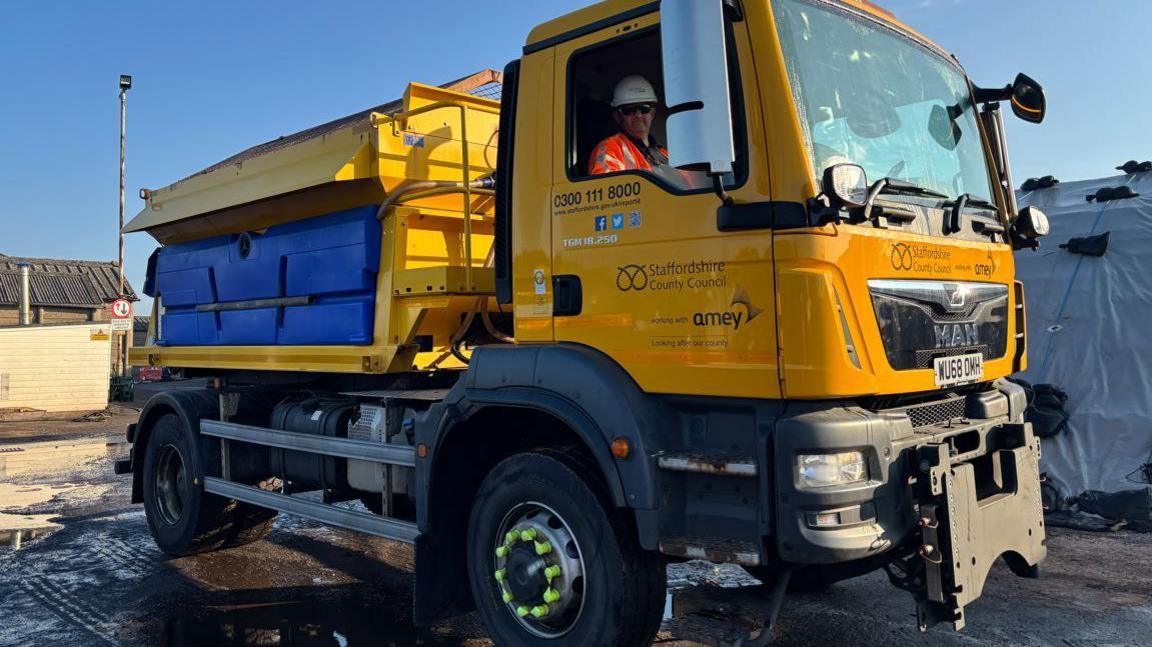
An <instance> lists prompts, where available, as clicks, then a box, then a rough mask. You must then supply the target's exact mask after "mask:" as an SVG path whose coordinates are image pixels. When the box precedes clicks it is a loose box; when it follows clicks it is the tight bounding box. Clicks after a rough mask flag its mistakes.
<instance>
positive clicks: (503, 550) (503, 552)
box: [496, 546, 508, 557]
mask: <svg viewBox="0 0 1152 647" xmlns="http://www.w3.org/2000/svg"><path fill="white" fill-rule="evenodd" d="M496 556H497V557H507V556H508V547H507V546H497V547H496Z"/></svg>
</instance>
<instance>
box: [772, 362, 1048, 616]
mask: <svg viewBox="0 0 1152 647" xmlns="http://www.w3.org/2000/svg"><path fill="white" fill-rule="evenodd" d="M963 404H964V407H965V408H964V416H963V417H960V418H957V419H952V420H950V421H949V422H948V423H947V424H936V425H923V426H921V427H918V428H913V426H912V421H911V419H910V416H909V415H907V414H906V412H905V411H879V412H874V411H868V410H865V409H862V408H859V407H829V406H828V405H827V404H825V405H823V406H821V405H819V404H813V405H811V406H810V407H807V408H806V409H804V410H800V411H796V412H795V413H794V414H793V415H790V416H786V417H784V418H783V419H782V420H781V421H780V422H779V423H778V425H777V428H776V434H775V456H774V461H775V479H776V510H777V515H776V520H775V521H776V524H775V526H776V531H777V532H776V543H777V550H778V553H779V555H780V557H781V558H782V559H784V560H785V561H788V562H792V563H798V564H827V565H831V564H841V563H844V562H857V561H859V560H876V561H877V562H883V561H891V560H904V561H903V563H904V567H903V568H902V569H901V570H902V572H903V573H905V574H907V575H908V582H909V584H908V588H910V590H913V592H914V593H915V594H916V596H917V599H918V602H919V607H920V609H919V618H920V625H921V627H922V628H926V627H927V626H929V625H931V624H934V623H936V622H939V621H951V622H953V623H954V624H955V625H956V627H957V628H960V627H962V626H963V624H964V617H963V609H964V606H965V605H966V604H968V603H969V602H971V601H972V600H975V599H976V598H977V597H979V596H980V593H981V591H982V589H983V586H984V581H985V579H986V578H987V576H988V571H989V569H990V568H991V566H992V564H993V563H994V562H995V561H996V560H997V559H999V558H1000V557H1004V558H1005V560H1006V561H1007V562H1008V565H1009V566H1010V567H1012V570H1013V571H1015V572H1016V573H1018V574H1024V575H1026V574H1033V573H1035V566H1036V564H1038V563H1039V562H1040V561H1041V560H1042V559H1043V558H1044V556H1045V552H1046V549H1045V547H1044V519H1043V509H1042V506H1041V501H1040V475H1039V460H1040V441H1039V439H1037V438H1036V437H1035V436H1034V435H1033V434H1032V427H1031V425H1030V424H1028V423H1025V422H1024V417H1023V416H1024V408H1025V406H1026V400H1025V396H1024V393H1023V390H1022V389H1021V388H1020V387H1019V386H1017V385H1015V384H1012V383H1010V382H1007V381H998V382H996V383H995V390H993V391H987V392H984V393H979V394H975V393H974V394H970V395H969V396H967V399H966V401H965V402H964V403H963ZM845 451H859V452H862V453H863V454H864V455H865V457H866V462H867V464H868V473H869V480H867V481H863V482H859V483H855V484H852V485H846V486H831V487H822V488H805V487H803V486H802V485H801V484H800V482H799V479H798V474H797V472H798V470H797V467H796V457H797V456H798V455H800V454H818V453H837V452H845ZM831 512H836V513H839V514H838V516H837V517H836V518H837V523H835V524H831V525H828V523H827V518H828V517H827V516H825V517H824V519H825V523H824V525H817V524H816V515H817V514H818V513H831Z"/></svg>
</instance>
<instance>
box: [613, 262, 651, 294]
mask: <svg viewBox="0 0 1152 647" xmlns="http://www.w3.org/2000/svg"><path fill="white" fill-rule="evenodd" d="M647 287H648V273H647V272H645V271H644V266H643V265H625V266H624V267H618V268H616V288H617V289H618V290H620V291H621V292H631V291H633V290H635V291H636V292H640V291H642V290H644V289H646V288H647Z"/></svg>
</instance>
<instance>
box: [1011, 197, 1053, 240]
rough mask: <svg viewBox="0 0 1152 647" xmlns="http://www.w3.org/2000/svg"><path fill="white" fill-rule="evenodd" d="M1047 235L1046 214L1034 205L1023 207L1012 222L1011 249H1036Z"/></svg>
mask: <svg viewBox="0 0 1152 647" xmlns="http://www.w3.org/2000/svg"><path fill="white" fill-rule="evenodd" d="M1047 235H1048V216H1046V215H1045V214H1044V212H1043V211H1041V210H1039V209H1037V208H1036V207H1024V208H1023V209H1021V210H1020V213H1019V214H1017V216H1016V221H1015V222H1013V223H1012V236H1011V238H1012V249H1036V248H1037V247H1039V246H1040V241H1038V240H1036V239H1037V238H1039V237H1041V236H1047Z"/></svg>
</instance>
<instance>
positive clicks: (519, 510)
mask: <svg viewBox="0 0 1152 647" xmlns="http://www.w3.org/2000/svg"><path fill="white" fill-rule="evenodd" d="M599 490H600V488H598V487H597V481H596V479H595V477H594V475H593V474H589V473H588V472H587V470H585V469H584V468H583V467H582V466H581V465H580V464H579V463H578V462H576V461H572V460H569V459H567V458H566V457H564V456H563V455H560V454H540V453H526V454H518V455H515V456H512V457H511V458H508V459H506V460H504V461H503V462H501V463H500V464H499V465H497V466H496V468H495V469H494V470H492V472H491V473H490V474H489V475H488V477H487V478H486V479H485V480H484V483H483V484H482V485H481V486H480V490H479V492H477V495H476V499H475V503H474V505H473V507H472V514H471V518H470V520H469V524H468V537H469V540H468V541H469V543H468V570H469V579H470V581H471V584H472V594H473V596H474V597H475V600H476V607H477V610H478V612H479V614H480V617H481V619H482V620H483V621H484V624H485V626H487V627H488V630H489V632H490V633H491V634H492V639H493V640H494V641H495V642H496V644H498V645H540V644H548V645H580V646H584V645H647V644H649V643H651V641H652V639H653V638H654V637H655V635H656V631H657V630H658V629H659V627H660V621H661V618H662V615H663V610H664V597H665V593H666V582H665V577H664V564H663V561H662V560H661V559H660V557H659V555H656V554H654V553H651V552H648V551H644V550H642V549H641V548H640V546H639V544H638V543H637V539H636V531H635V528H634V526H633V524H632V523H631V521H630V520H629V518H628V517H627V515H626V514H624V513H622V512H620V511H617V510H615V509H614V508H612V507H611V504H610V502H609V501H608V500H607V497H606V495H604V494H603V493H602V492H600V491H599Z"/></svg>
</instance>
